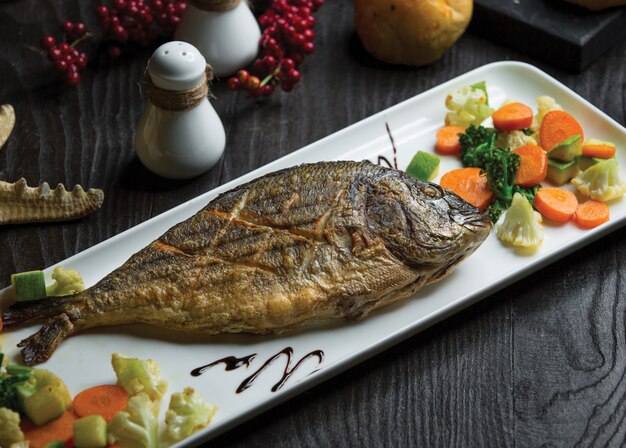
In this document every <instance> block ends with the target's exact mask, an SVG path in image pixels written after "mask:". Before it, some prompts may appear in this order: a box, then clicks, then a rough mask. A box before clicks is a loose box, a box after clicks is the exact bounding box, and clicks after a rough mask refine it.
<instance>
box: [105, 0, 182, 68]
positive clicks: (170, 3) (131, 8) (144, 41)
mask: <svg viewBox="0 0 626 448" xmlns="http://www.w3.org/2000/svg"><path fill="white" fill-rule="evenodd" d="M186 8H187V2H186V1H176V0H114V2H113V6H111V7H110V8H108V7H106V6H104V5H99V6H98V7H97V8H96V13H97V15H98V21H99V22H100V27H101V28H102V32H103V36H104V37H105V38H106V39H109V40H111V41H112V42H114V43H113V44H112V45H111V46H110V47H109V55H110V56H113V57H115V56H119V54H120V53H121V49H120V48H119V46H118V45H116V44H124V43H127V42H128V43H134V44H139V45H142V46H149V45H150V44H151V43H152V42H154V41H155V40H156V38H157V37H158V36H159V35H160V34H169V33H171V32H172V31H174V29H175V28H176V26H177V25H178V23H179V22H180V19H181V17H182V15H183V13H184V12H185V9H186Z"/></svg>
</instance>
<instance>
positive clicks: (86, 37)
mask: <svg viewBox="0 0 626 448" xmlns="http://www.w3.org/2000/svg"><path fill="white" fill-rule="evenodd" d="M98 36H99V35H98V34H95V33H85V34H84V35H83V36H81V37H79V38H78V39H76V40H75V41H74V42H72V43H71V44H70V48H76V46H77V45H78V44H80V43H81V42H84V41H86V40H89V39H93V38H95V37H98Z"/></svg>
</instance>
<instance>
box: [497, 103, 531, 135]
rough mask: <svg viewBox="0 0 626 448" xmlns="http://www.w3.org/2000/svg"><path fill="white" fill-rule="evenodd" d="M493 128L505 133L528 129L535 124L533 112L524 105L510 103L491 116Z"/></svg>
mask: <svg viewBox="0 0 626 448" xmlns="http://www.w3.org/2000/svg"><path fill="white" fill-rule="evenodd" d="M491 118H492V119H493V126H494V127H495V128H496V129H501V130H503V131H517V130H521V129H527V128H529V127H530V125H531V124H532V122H533V110H532V109H531V108H530V107H528V106H526V105H525V104H522V103H509V104H507V105H505V106H502V107H501V108H500V109H498V110H497V111H495V112H494V113H493V115H492V116H491Z"/></svg>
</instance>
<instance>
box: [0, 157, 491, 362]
mask: <svg viewBox="0 0 626 448" xmlns="http://www.w3.org/2000/svg"><path fill="white" fill-rule="evenodd" d="M490 229H491V222H490V221H489V219H488V218H487V217H486V216H485V215H484V214H481V213H480V212H479V211H478V210H477V209H476V208H474V207H473V206H471V205H469V204H468V203H466V202H465V201H463V200H462V199H461V198H459V197H458V196H457V195H455V194H454V193H452V192H450V191H447V190H444V189H442V188H441V187H439V186H438V185H436V184H432V183H425V182H421V181H418V180H416V179H414V178H412V177H410V176H408V175H407V174H405V173H403V172H400V171H396V170H391V169H388V168H384V167H380V166H377V165H373V164H371V163H369V162H321V163H316V164H308V165H301V166H298V167H294V168H290V169H286V170H282V171H278V172H275V173H271V174H268V175H266V176H264V177H262V178H260V179H257V180H255V181H252V182H250V183H248V184H245V185H242V186H240V187H237V188H235V189H234V190H231V191H229V192H226V193H224V194H222V195H221V196H219V197H218V198H216V199H215V200H213V201H211V202H210V203H209V204H208V205H207V206H206V207H205V208H204V209H202V210H201V211H200V212H198V213H197V214H196V215H194V216H193V217H191V218H189V219H188V220H186V221H184V222H182V223H180V224H178V225H176V226H174V227H172V228H171V229H170V230H168V231H167V232H166V233H165V234H164V235H162V236H161V237H160V238H159V239H157V240H156V241H154V242H153V243H151V244H150V245H149V246H147V247H146V248H144V249H142V250H141V251H139V252H138V253H136V254H135V255H133V256H132V257H131V258H130V259H129V260H128V261H127V262H126V263H125V264H124V265H122V266H121V267H120V268H118V269H117V270H115V271H114V272H112V273H111V274H109V275H108V276H106V277H105V278H104V279H102V280H101V281H100V282H99V283H98V284H96V285H95V286H93V287H92V288H90V289H88V290H86V291H83V292H81V293H79V294H76V295H74V296H70V297H66V298H60V299H55V300H44V301H40V302H31V303H27V304H25V305H22V304H16V305H14V306H12V307H10V308H9V309H8V310H7V311H6V312H5V314H4V316H3V323H4V325H5V327H6V328H12V327H16V326H19V325H23V324H26V323H28V322H32V321H34V320H36V319H39V318H41V317H48V318H49V320H48V322H47V323H45V325H44V326H43V327H42V328H41V330H40V331H39V332H37V333H35V334H34V335H32V336H30V337H29V338H27V339H25V340H23V341H22V342H21V343H20V344H19V346H20V347H22V354H23V356H24V362H25V363H26V364H27V365H32V364H37V363H40V362H43V361H45V360H46V359H48V358H49V357H50V356H51V354H52V353H53V351H54V350H55V348H56V347H57V345H58V344H59V343H60V342H61V341H62V340H63V339H65V338H66V337H67V336H69V335H71V334H73V333H76V332H78V331H81V330H84V329H86V328H92V327H99V326H106V325H119V324H128V323H137V322H139V323H145V324H149V325H154V326H158V327H164V328H170V329H175V330H180V331H186V332H201V333H208V334H218V333H239V332H247V333H269V332H279V331H283V330H286V329H290V328H293V327H296V326H299V325H301V324H303V323H309V322H315V321H318V320H322V319H328V318H338V317H346V318H349V319H359V318H362V317H364V316H366V315H367V314H369V313H370V312H371V311H372V310H374V309H376V308H379V307H381V306H383V305H386V304H389V303H391V302H394V301H396V300H399V299H402V298H405V297H408V296H411V295H412V294H413V293H414V292H415V291H417V290H418V289H420V288H421V287H423V286H425V285H427V284H429V283H431V282H433V281H436V280H439V279H441V278H443V277H444V276H446V275H447V274H449V273H450V272H451V270H452V269H453V268H454V266H455V265H456V264H457V263H458V262H460V261H461V260H462V259H463V258H465V257H466V256H468V255H469V254H471V253H472V252H473V251H474V250H475V249H476V248H477V247H478V246H479V245H480V244H481V243H482V242H483V241H484V240H485V238H486V237H487V236H488V234H489V231H490Z"/></svg>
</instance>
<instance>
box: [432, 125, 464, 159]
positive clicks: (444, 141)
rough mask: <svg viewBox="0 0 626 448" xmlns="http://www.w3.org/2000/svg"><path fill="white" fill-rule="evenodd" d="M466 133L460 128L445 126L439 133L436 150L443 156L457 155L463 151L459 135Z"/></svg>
mask: <svg viewBox="0 0 626 448" xmlns="http://www.w3.org/2000/svg"><path fill="white" fill-rule="evenodd" d="M464 132H465V129H464V128H462V127H460V126H444V127H442V128H441V129H439V130H438V131H437V143H436V144H435V150H436V151H437V152H438V153H439V154H443V155H448V156H449V155H456V154H458V153H459V151H461V143H459V134H462V133H464Z"/></svg>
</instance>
